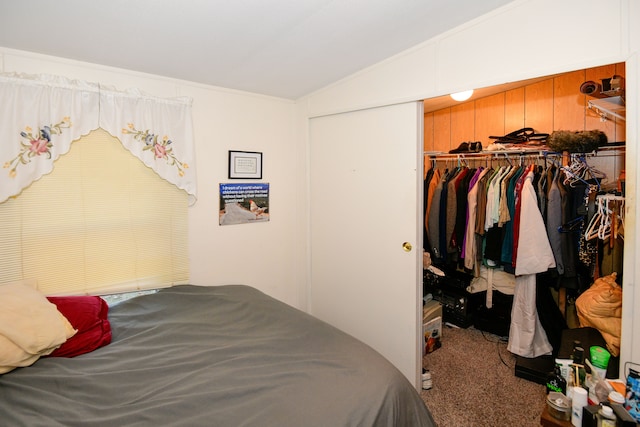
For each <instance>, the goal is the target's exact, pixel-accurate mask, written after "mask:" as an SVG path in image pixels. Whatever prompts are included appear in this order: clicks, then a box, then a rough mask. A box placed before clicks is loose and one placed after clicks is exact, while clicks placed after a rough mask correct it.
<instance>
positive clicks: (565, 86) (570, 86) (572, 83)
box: [553, 70, 587, 131]
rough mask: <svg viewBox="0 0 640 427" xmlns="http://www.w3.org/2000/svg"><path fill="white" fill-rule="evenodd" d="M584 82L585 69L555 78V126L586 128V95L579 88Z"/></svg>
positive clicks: (570, 128) (576, 128) (560, 127)
mask: <svg viewBox="0 0 640 427" xmlns="http://www.w3.org/2000/svg"><path fill="white" fill-rule="evenodd" d="M584 82H585V72H584V70H581V71H575V72H573V73H566V74H563V75H562V76H559V77H557V78H555V79H553V127H554V128H556V129H564V130H576V131H579V130H585V107H586V104H587V103H586V96H585V95H583V94H581V93H580V90H579V88H580V85H581V84H582V83H584ZM576 88H578V90H576Z"/></svg>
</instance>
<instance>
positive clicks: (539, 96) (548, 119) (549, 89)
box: [524, 79, 553, 133]
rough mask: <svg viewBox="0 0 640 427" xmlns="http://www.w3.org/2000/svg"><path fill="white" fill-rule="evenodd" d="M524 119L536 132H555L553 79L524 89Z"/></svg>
mask: <svg viewBox="0 0 640 427" xmlns="http://www.w3.org/2000/svg"><path fill="white" fill-rule="evenodd" d="M524 118H525V125H526V126H527V127H531V128H533V129H534V130H535V131H536V132H547V133H551V132H552V131H553V79H549V80H544V81H541V82H538V83H534V84H531V85H528V86H526V87H525V88H524Z"/></svg>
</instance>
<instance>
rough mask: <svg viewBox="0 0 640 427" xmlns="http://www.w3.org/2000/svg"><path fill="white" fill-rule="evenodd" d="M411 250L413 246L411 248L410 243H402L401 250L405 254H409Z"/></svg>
mask: <svg viewBox="0 0 640 427" xmlns="http://www.w3.org/2000/svg"><path fill="white" fill-rule="evenodd" d="M411 249H413V246H411V243H409V242H404V243H403V244H402V250H404V251H405V252H411Z"/></svg>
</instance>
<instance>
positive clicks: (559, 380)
mask: <svg viewBox="0 0 640 427" xmlns="http://www.w3.org/2000/svg"><path fill="white" fill-rule="evenodd" d="M552 391H557V392H559V393H562V394H564V395H566V394H567V381H566V380H565V379H564V377H563V376H562V372H561V371H560V365H557V364H556V366H555V367H554V368H553V372H552V373H551V374H549V377H548V378H547V394H549V392H552Z"/></svg>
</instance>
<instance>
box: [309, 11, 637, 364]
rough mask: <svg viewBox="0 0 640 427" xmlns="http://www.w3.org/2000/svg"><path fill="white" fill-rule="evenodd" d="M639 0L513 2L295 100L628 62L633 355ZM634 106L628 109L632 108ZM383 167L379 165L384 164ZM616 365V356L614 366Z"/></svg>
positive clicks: (441, 88)
mask: <svg viewBox="0 0 640 427" xmlns="http://www.w3.org/2000/svg"><path fill="white" fill-rule="evenodd" d="M638 22H640V2H637V1H634V0H562V1H557V0H517V1H514V2H512V3H510V4H508V5H506V6H504V7H502V8H500V9H497V10H495V11H493V12H491V13H489V14H487V15H485V16H483V17H480V18H478V19H476V20H474V21H471V22H468V23H466V24H464V25H462V26H460V27H459V28H456V29H454V30H452V31H449V32H447V33H444V34H441V35H440V36H438V37H435V38H434V39H432V40H428V41H426V42H425V43H423V44H421V45H419V46H416V47H414V48H413V49H410V50H408V51H406V52H404V53H402V54H399V55H396V56H395V57H392V58H389V59H388V60H386V61H383V62H381V63H379V64H377V65H375V66H373V67H370V68H368V69H366V70H363V71H361V72H359V73H356V74H354V75H352V76H350V77H348V78H346V79H343V80H342V81H339V82H337V83H335V84H333V85H331V86H329V87H327V88H325V89H323V90H320V91H317V92H316V93H313V94H311V95H309V96H307V97H305V98H304V99H301V100H299V108H300V111H301V112H304V114H305V115H306V117H305V118H304V120H302V121H300V122H299V123H298V127H299V132H300V133H301V134H303V133H304V131H303V130H300V129H305V128H306V126H307V124H306V120H307V119H308V117H317V116H322V115H327V114H335V113H340V112H346V111H353V110H358V109H363V108H370V107H376V106H382V105H391V104H395V103H400V102H407V101H412V100H420V99H426V98H431V97H436V96H441V95H444V94H448V93H452V92H457V91H460V90H464V89H469V88H480V87H486V86H491V85H495V84H500V83H506V82H512V81H518V80H523V79H527V78H533V77H540V76H547V75H551V74H555V73H559V72H566V71H572V70H576V69H582V68H588V67H592V66H598V65H605V64H610V63H616V62H624V61H626V62H627V70H626V76H627V77H626V82H627V117H628V120H627V200H628V201H627V216H626V218H627V220H626V224H625V228H626V236H625V237H626V239H625V254H626V259H625V266H624V268H625V274H624V283H623V288H624V291H623V293H624V297H623V298H624V303H623V331H622V333H623V337H622V355H621V357H622V362H623V363H624V361H627V360H633V361H635V362H640V339H635V340H634V339H633V334H632V330H634V329H636V330H637V328H640V310H637V311H636V313H635V314H634V307H639V306H640V291H637V290H636V283H638V281H639V280H638V279H640V271H638V270H637V268H636V266H635V262H634V261H635V257H634V254H635V253H636V248H637V247H640V241H639V239H640V236H638V233H636V231H635V230H636V224H637V223H638V217H639V214H638V213H637V212H638V210H637V209H635V208H634V207H635V205H636V203H637V202H636V199H637V194H638V187H637V178H638V177H637V164H638V160H639V159H638V156H639V153H638V150H637V145H638V142H639V141H638V123H637V121H638V114H637V112H638V105H639V99H638V97H639V94H638V92H639V82H640V66H639V65H638V54H639V50H640V30H639V29H638V26H637V23H638ZM634 112H635V113H634ZM381 173H382V171H381ZM621 366H623V364H621Z"/></svg>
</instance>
